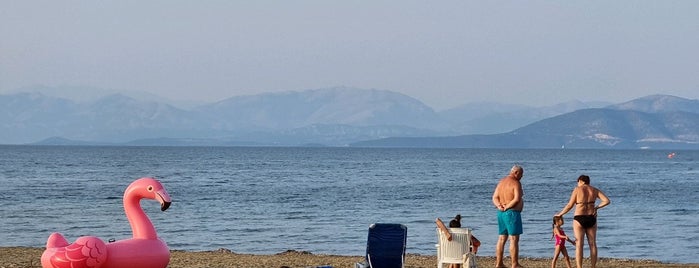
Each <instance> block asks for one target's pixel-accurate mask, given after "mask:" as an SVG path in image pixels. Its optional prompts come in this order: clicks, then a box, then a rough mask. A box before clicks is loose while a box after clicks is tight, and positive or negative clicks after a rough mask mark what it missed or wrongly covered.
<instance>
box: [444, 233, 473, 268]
mask: <svg viewBox="0 0 699 268" xmlns="http://www.w3.org/2000/svg"><path fill="white" fill-rule="evenodd" d="M449 230H450V232H451V237H452V239H451V241H449V240H448V239H447V237H448V235H447V234H445V233H444V232H441V231H440V230H439V228H437V239H438V241H439V244H437V261H438V263H437V267H438V268H444V264H448V263H455V264H461V267H462V268H476V267H477V266H476V255H475V254H473V252H471V229H468V228H450V229H449Z"/></svg>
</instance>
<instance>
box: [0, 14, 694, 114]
mask: <svg viewBox="0 0 699 268" xmlns="http://www.w3.org/2000/svg"><path fill="white" fill-rule="evenodd" d="M32 85H47V86H89V87H98V88H106V89H118V90H140V91H148V92H151V93H154V94H158V95H162V96H166V97H170V98H174V99H193V100H207V101H208V100H221V99H224V98H227V97H231V96H236V95H249V94H257V93H262V92H278V91H288V90H305V89H317V88H327V87H335V86H348V87H358V88H375V89H385V90H391V91H397V92H402V93H405V94H407V95H410V96H412V97H415V98H417V99H419V100H422V101H423V102H425V103H426V104H428V105H430V106H432V107H434V108H436V109H442V108H448V107H452V106H455V105H457V104H462V103H468V102H474V101H499V102H510V103H523V104H531V105H537V106H539V105H549V104H554V103H558V102H563V101H568V100H572V99H578V100H583V101H590V100H604V101H614V102H619V101H627V100H631V99H633V98H637V97H641V96H645V95H650V94H671V95H676V96H680V97H685V98H690V99H698V98H699V1H403V0H401V1H376V0H371V1H368V0H367V1H349V0H347V1H303V0H301V1H264V0H262V1H258V0H251V1H228V0H225V1H172V0H168V1H140V0H139V1H87V0H85V1H54V0H51V1H32V0H22V1H14V0H0V93H3V92H8V91H12V90H16V89H17V88H20V87H25V86H32Z"/></svg>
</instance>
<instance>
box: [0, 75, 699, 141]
mask: <svg viewBox="0 0 699 268" xmlns="http://www.w3.org/2000/svg"><path fill="white" fill-rule="evenodd" d="M697 133H699V101H697V100H689V99H684V98H680V97H675V96H667V95H653V96H647V97H643V98H639V99H635V100H631V101H628V102H625V103H620V104H612V103H603V102H596V103H583V102H579V101H570V102H566V103H561V104H559V105H555V106H551V107H528V106H522V105H509V104H498V103H469V104H464V105H462V106H459V107H456V108H453V109H448V110H443V111H435V110H434V109H433V108H431V107H429V106H427V105H425V104H424V103H422V102H421V101H419V100H417V99H415V98H412V97H410V96H407V95H404V94H401V93H396V92H391V91H386V90H377V89H357V88H348V87H335V88H325V89H314V90H305V91H287V92H281V93H266V94H259V95H250V96H236V97H231V98H228V99H224V100H221V101H217V102H212V103H204V104H200V105H196V106H193V107H187V108H180V107H179V106H176V104H171V103H168V102H167V101H159V100H157V99H154V98H149V99H147V100H143V99H138V98H137V97H132V96H127V95H124V94H112V95H107V96H102V97H99V98H93V99H89V100H77V99H70V98H65V97H58V96H49V95H47V94H43V93H39V92H18V93H13V94H6V95H0V144H43V145H167V146H362V147H376V146H378V147H459V148H472V147H488V148H490V147H495V148H511V147H515V148H560V147H562V146H564V147H566V148H698V147H699V146H698V144H699V134H697Z"/></svg>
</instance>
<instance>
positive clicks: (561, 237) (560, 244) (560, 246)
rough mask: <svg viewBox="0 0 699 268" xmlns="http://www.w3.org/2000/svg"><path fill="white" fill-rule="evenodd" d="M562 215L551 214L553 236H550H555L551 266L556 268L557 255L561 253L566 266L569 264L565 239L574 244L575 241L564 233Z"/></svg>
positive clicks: (569, 267)
mask: <svg viewBox="0 0 699 268" xmlns="http://www.w3.org/2000/svg"><path fill="white" fill-rule="evenodd" d="M562 226H563V217H561V216H553V236H552V237H551V238H556V246H555V248H554V251H553V261H552V262H551V268H556V261H558V255H560V254H561V253H563V258H565V261H566V265H567V266H568V268H571V266H570V257H569V256H568V250H567V249H566V240H568V241H570V243H572V244H573V245H575V241H573V240H571V239H570V238H569V237H568V236H566V233H565V232H563V228H562Z"/></svg>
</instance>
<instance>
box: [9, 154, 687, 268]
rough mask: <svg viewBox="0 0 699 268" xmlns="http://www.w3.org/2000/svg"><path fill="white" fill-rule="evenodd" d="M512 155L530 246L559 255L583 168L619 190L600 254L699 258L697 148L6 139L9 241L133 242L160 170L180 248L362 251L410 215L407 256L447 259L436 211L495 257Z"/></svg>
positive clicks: (602, 223)
mask: <svg viewBox="0 0 699 268" xmlns="http://www.w3.org/2000/svg"><path fill="white" fill-rule="evenodd" d="M514 164H518V165H521V166H523V167H524V177H523V178H522V185H523V188H524V200H525V208H524V211H523V212H522V218H523V222H524V234H522V235H521V237H520V255H521V256H524V257H549V258H550V257H552V256H553V246H554V241H553V240H552V239H551V234H552V228H551V223H552V216H553V215H554V214H556V213H557V212H559V211H560V210H561V209H562V208H563V206H564V205H565V204H566V203H567V201H568V200H569V198H570V193H571V191H572V189H573V188H574V187H575V186H576V179H577V177H578V176H579V175H581V174H586V175H589V176H590V177H591V184H592V185H593V186H595V187H597V188H599V189H601V190H602V191H604V192H605V193H606V195H607V196H609V198H610V199H611V204H610V205H609V206H608V207H605V208H603V209H601V210H600V211H599V219H598V226H599V229H598V248H599V256H600V257H602V258H622V259H652V260H658V261H662V262H672V263H699V254H697V253H699V242H697V241H699V193H697V190H699V186H697V185H698V183H699V151H682V150H677V151H667V150H572V149H554V150H528V149H527V150H524V149H522V150H515V149H407V148H405V149H400V148H394V149H386V148H345V147H331V148H325V147H118V146H106V147H99V146H10V145H6V146H0V230H1V231H0V246H27V247H43V246H45V243H46V240H47V238H48V236H49V235H50V234H51V233H52V232H60V233H62V234H63V235H64V236H66V238H68V240H69V241H73V240H75V239H76V238H78V237H80V236H84V235H93V236H98V237H100V238H102V239H104V240H105V241H107V240H108V239H116V240H120V239H126V238H129V237H130V236H131V229H130V226H129V223H128V221H127V219H126V217H125V215H124V210H123V206H122V197H123V194H124V190H125V189H126V187H127V186H128V184H129V183H131V182H132V181H134V180H136V179H138V178H140V177H155V178H157V179H158V180H160V181H161V182H162V184H163V185H164V186H165V188H166V190H167V191H168V193H169V194H170V196H171V198H172V200H173V202H172V205H171V206H170V208H169V209H168V210H166V211H164V212H162V211H160V207H159V204H158V203H157V202H156V201H153V200H142V201H141V206H142V207H143V209H144V210H145V212H146V213H147V214H148V216H149V217H150V219H151V220H152V222H153V224H154V226H155V228H156V230H157V232H158V235H159V236H160V238H161V239H163V240H164V241H166V242H167V244H168V246H169V247H170V249H171V250H187V251H209V250H218V249H222V248H223V249H228V250H231V251H233V252H236V253H253V254H275V253H280V252H284V251H288V250H295V251H307V252H311V253H313V254H336V255H350V256H361V255H363V254H364V252H365V250H366V240H367V230H368V228H369V226H370V225H371V224H372V223H400V224H404V225H405V226H407V228H408V239H407V249H406V251H407V253H414V254H424V255H436V249H435V244H436V243H437V233H436V229H435V228H436V225H435V220H436V219H437V218H440V219H442V220H443V221H445V222H448V221H449V220H451V219H452V218H453V217H454V216H455V215H456V214H461V216H462V225H463V226H465V227H469V228H472V229H473V232H474V234H475V236H476V237H477V238H478V239H479V240H480V241H481V243H482V246H481V248H480V250H479V253H478V254H479V255H481V256H494V251H495V250H494V249H495V242H496V240H497V236H498V235H497V221H496V210H495V208H494V206H493V205H492V202H491V196H492V192H493V189H494V188H495V185H496V183H497V182H498V180H499V179H500V178H502V177H503V176H505V175H507V173H508V171H509V170H510V168H511V167H512V165H514ZM572 218H573V212H572V211H571V212H569V213H568V214H566V215H565V217H564V219H565V221H566V222H565V224H564V226H563V228H564V230H565V231H566V233H568V234H570V235H572V234H573V230H572V221H573V219H572ZM568 248H569V251H571V252H573V251H574V246H572V245H568ZM506 254H507V249H506ZM588 254H589V251H588V249H587V246H586V248H585V256H587V255H588ZM358 260H359V259H358Z"/></svg>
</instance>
